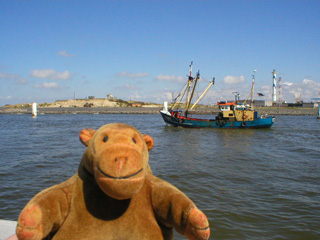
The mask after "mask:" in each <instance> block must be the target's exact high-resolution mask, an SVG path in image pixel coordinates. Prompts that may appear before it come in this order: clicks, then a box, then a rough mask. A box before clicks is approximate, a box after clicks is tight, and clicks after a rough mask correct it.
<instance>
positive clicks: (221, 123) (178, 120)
mask: <svg viewBox="0 0 320 240" xmlns="http://www.w3.org/2000/svg"><path fill="white" fill-rule="evenodd" d="M160 113H161V116H162V118H163V120H164V121H165V123H167V124H169V125H171V126H175V127H185V128H270V127H271V126H272V125H273V123H274V117H266V118H257V119H255V120H253V121H228V120H216V119H199V118H185V117H174V116H171V115H170V114H168V113H166V112H161V111H160Z"/></svg>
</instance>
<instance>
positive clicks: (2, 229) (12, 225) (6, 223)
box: [0, 219, 17, 240]
mask: <svg viewBox="0 0 320 240" xmlns="http://www.w3.org/2000/svg"><path fill="white" fill-rule="evenodd" d="M16 226H17V222H16V221H10V220H2V219H0V240H5V239H7V238H8V237H10V236H11V235H12V234H14V233H16Z"/></svg>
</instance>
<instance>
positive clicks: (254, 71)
mask: <svg viewBox="0 0 320 240" xmlns="http://www.w3.org/2000/svg"><path fill="white" fill-rule="evenodd" d="M256 71H257V70H253V75H252V87H251V104H250V105H251V109H253V92H254V81H255V78H254V75H255V73H256Z"/></svg>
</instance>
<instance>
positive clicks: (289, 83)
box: [282, 82, 294, 86]
mask: <svg viewBox="0 0 320 240" xmlns="http://www.w3.org/2000/svg"><path fill="white" fill-rule="evenodd" d="M293 84H294V83H291V82H284V83H283V84H282V85H285V86H292V85H293Z"/></svg>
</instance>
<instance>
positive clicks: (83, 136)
mask: <svg viewBox="0 0 320 240" xmlns="http://www.w3.org/2000/svg"><path fill="white" fill-rule="evenodd" d="M95 132H96V130H94V129H91V128H85V129H83V130H82V131H81V132H80V134H79V139H80V141H81V142H82V144H83V145H85V146H86V147H87V146H88V145H89V141H90V140H91V138H92V136H93V134H95Z"/></svg>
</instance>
